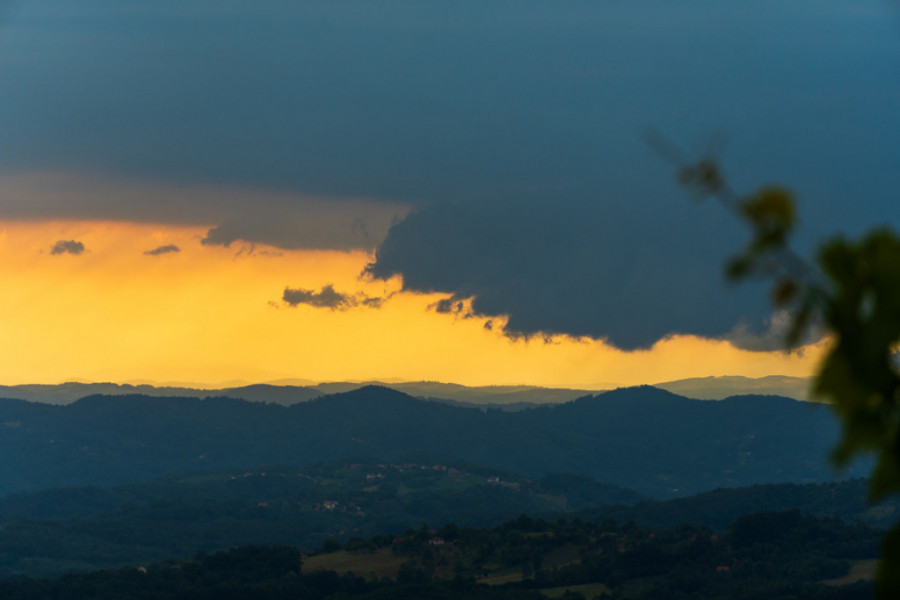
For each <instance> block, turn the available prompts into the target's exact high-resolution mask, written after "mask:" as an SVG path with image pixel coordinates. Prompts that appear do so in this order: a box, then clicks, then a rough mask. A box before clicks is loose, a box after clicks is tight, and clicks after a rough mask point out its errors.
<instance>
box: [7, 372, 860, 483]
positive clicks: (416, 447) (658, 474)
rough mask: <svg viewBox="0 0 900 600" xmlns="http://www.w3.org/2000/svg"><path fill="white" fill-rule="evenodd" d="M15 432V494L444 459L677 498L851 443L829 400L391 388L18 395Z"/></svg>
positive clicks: (821, 467)
mask: <svg viewBox="0 0 900 600" xmlns="http://www.w3.org/2000/svg"><path fill="white" fill-rule="evenodd" d="M0 424H2V425H0V426H2V428H3V433H4V435H3V436H2V437H0V472H2V473H3V478H2V480H0V494H9V493H13V492H19V491H34V490H40V489H45V488H50V487H60V486H77V485H115V484H121V483H128V482H134V481H140V480H145V479H149V478H152V477H159V476H162V475H165V474H168V473H179V472H189V471H213V470H225V469H233V468H244V467H255V466H258V465H264V464H307V463H309V462H313V461H318V460H327V459H333V458H344V457H350V456H361V457H380V458H383V459H386V460H393V459H395V458H397V457H399V456H402V455H405V454H408V453H410V452H433V453H438V454H442V455H448V456H454V457H457V458H460V459H463V460H467V461H470V462H474V463H478V464H483V465H485V466H488V467H492V468H497V469H505V470H510V471H514V472H518V473H522V474H523V475H526V476H529V477H539V476H541V475H544V474H548V473H560V472H567V473H573V474H577V475H585V476H588V477H591V478H594V479H597V480H600V481H605V482H608V483H612V484H614V485H619V486H622V487H626V488H630V489H634V490H636V491H638V492H641V493H644V494H648V495H652V496H656V497H671V496H678V495H690V494H692V493H697V492H700V491H705V490H710V489H715V488H717V487H735V486H742V485H752V484H755V483H775V482H785V481H794V482H809V483H813V482H818V481H828V480H831V479H833V478H834V477H835V473H834V472H833V471H832V469H831V467H830V466H829V464H828V460H827V456H828V454H829V451H830V449H831V447H832V446H833V444H834V443H835V441H836V439H837V436H838V425H837V423H836V422H835V420H834V418H833V416H832V415H831V413H830V411H829V410H828V408H827V407H823V406H817V405H811V404H807V403H801V402H796V401H793V400H789V399H785V398H778V397H766V396H747V397H737V398H730V399H726V400H724V401H722V402H703V401H697V400H690V399H687V398H683V397H680V396H677V395H674V394H671V393H669V392H665V391H662V390H658V389H655V388H650V387H642V388H630V389H623V390H615V391H612V392H607V393H604V394H601V395H598V396H592V397H585V398H582V399H579V400H577V401H574V402H570V403H566V404H562V405H558V406H554V407H541V408H536V409H533V410H527V411H519V412H503V411H497V410H487V411H483V410H478V409H473V408H462V407H456V406H449V405H445V404H440V403H434V402H423V401H420V400H416V399H415V398H412V397H410V396H407V395H405V394H402V393H400V392H396V391H393V390H389V389H386V388H379V387H366V388H361V389H359V390H355V391H352V392H348V393H345V394H336V395H332V396H326V397H322V398H318V399H315V400H312V401H309V402H303V403H299V404H294V405H292V406H289V407H284V406H279V405H273V404H260V403H250V402H245V401H240V400H234V399H228V398H206V399H203V400H199V399H195V398H152V397H146V396H91V397H87V398H83V399H81V400H79V401H78V402H75V403H74V404H71V405H67V406H50V405H45V404H35V403H28V402H24V401H17V400H2V401H0ZM866 472H867V471H866V470H865V469H862V470H859V469H858V470H857V471H853V470H851V471H849V472H847V473H845V474H844V475H845V476H850V475H860V474H865V473H866Z"/></svg>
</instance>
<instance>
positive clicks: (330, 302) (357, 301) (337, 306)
mask: <svg viewBox="0 0 900 600" xmlns="http://www.w3.org/2000/svg"><path fill="white" fill-rule="evenodd" d="M281 299H282V300H283V301H284V302H285V303H286V304H288V305H289V306H298V305H300V304H307V305H309V306H314V307H316V308H329V309H331V310H347V309H350V308H354V307H356V306H360V305H361V306H365V307H368V308H381V305H382V304H383V303H384V301H385V300H387V298H379V297H370V296H367V295H365V294H362V293H359V294H344V293H341V292H338V291H336V290H335V289H334V286H333V285H331V284H328V285H326V286H323V287H322V289H320V290H319V291H318V292H317V291H315V290H305V289H302V288H298V289H291V288H284V294H282V296H281Z"/></svg>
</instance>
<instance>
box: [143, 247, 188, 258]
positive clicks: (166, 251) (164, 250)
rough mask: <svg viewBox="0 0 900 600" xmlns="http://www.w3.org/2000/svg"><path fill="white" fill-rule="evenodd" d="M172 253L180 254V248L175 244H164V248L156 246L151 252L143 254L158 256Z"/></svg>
mask: <svg viewBox="0 0 900 600" xmlns="http://www.w3.org/2000/svg"><path fill="white" fill-rule="evenodd" d="M173 252H181V248H179V247H178V246H176V245H175V244H166V245H165V246H158V247H156V248H154V249H153V250H147V251H145V252H144V254H145V255H147V256H159V255H160V254H171V253H173Z"/></svg>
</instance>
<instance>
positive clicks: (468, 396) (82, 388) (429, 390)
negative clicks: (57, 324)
mask: <svg viewBox="0 0 900 600" xmlns="http://www.w3.org/2000/svg"><path fill="white" fill-rule="evenodd" d="M370 385H374V386H379V387H387V388H390V389H393V390H396V391H398V392H403V393H404V394H408V395H410V396H413V397H415V398H422V399H428V400H435V401H439V402H449V403H456V404H462V405H467V404H474V405H478V406H486V407H497V408H503V409H504V410H520V409H523V408H533V407H535V406H537V405H541V404H562V403H565V402H571V401H572V400H575V399H577V398H581V397H583V396H590V395H593V394H597V393H599V392H597V391H592V390H584V389H573V388H545V387H539V386H529V385H494V386H476V387H471V386H464V385H458V384H455V383H442V382H436V381H411V382H390V383H385V382H381V381H364V382H360V381H338V382H329V383H315V382H304V383H303V384H302V385H301V384H299V383H297V382H294V381H283V382H272V383H261V384H252V385H242V386H236V387H225V388H194V387H184V386H168V385H167V386H153V385H150V384H139V385H132V384H117V383H82V382H69V383H62V384H59V385H14V386H0V397H4V398H16V399H19V400H28V401H29V402H43V403H45V404H71V403H73V402H75V401H76V400H80V399H81V398H84V397H86V396H94V395H98V394H103V395H108V396H127V395H135V394H140V395H143V396H162V397H191V398H205V397H210V396H212V397H219V396H227V397H229V398H237V399H241V400H248V401H250V402H269V403H272V404H282V405H284V406H290V405H291V404H297V403H298V402H306V401H308V400H312V399H313V398H319V397H321V396H326V395H330V394H341V393H345V392H350V391H353V390H357V389H359V388H361V387H367V386H370ZM654 387H658V388H660V389H664V390H667V391H670V392H672V393H675V394H678V395H680V396H686V397H688V398H696V399H699V400H722V399H724V398H728V397H729V396H737V395H744V394H757V395H775V396H784V397H786V398H793V399H795V400H807V399H808V397H807V388H808V387H809V378H803V377H785V376H780V375H778V376H770V377H760V378H756V379H754V378H749V377H730V376H729V377H698V378H693V379H681V380H677V381H667V382H663V383H658V384H655V385H654Z"/></svg>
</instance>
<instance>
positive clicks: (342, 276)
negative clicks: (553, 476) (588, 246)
mask: <svg viewBox="0 0 900 600" xmlns="http://www.w3.org/2000/svg"><path fill="white" fill-rule="evenodd" d="M207 230H208V227H173V226H166V225H147V224H140V225H139V224H131V223H119V222H45V223H35V222H4V223H2V224H0V252H2V255H3V257H4V259H3V261H2V263H0V277H2V279H3V281H4V285H3V288H2V293H0V320H2V329H3V332H4V335H3V338H2V340H0V382H2V383H4V384H20V383H55V382H59V381H64V380H67V379H74V378H78V379H85V380H90V381H119V382H121V381H134V380H152V381H156V382H166V381H181V382H192V383H195V384H200V385H209V386H214V385H217V384H223V383H226V382H233V381H238V380H240V381H249V382H261V381H271V380H275V379H280V378H305V379H312V380H318V381H331V380H354V379H356V380H364V379H383V380H386V379H393V380H397V379H401V380H410V381H415V380H435V381H452V382H456V383H461V384H467V385H489V384H533V385H544V386H568V387H585V388H592V389H603V388H609V387H615V386H625V385H634V384H640V383H654V382H658V381H666V380H672V379H678V378H686V377H700V376H709V375H745V376H750V377H759V376H764V375H770V374H773V373H778V374H784V375H796V376H805V375H809V374H810V373H811V372H812V371H813V369H814V366H815V363H816V360H817V359H818V357H819V355H820V353H821V350H820V349H818V348H815V347H811V348H807V349H805V351H804V352H802V353H794V354H791V355H786V354H784V353H778V352H773V353H762V352H747V351H742V350H738V349H736V348H734V347H733V346H731V345H730V344H729V343H727V342H721V341H711V340H704V339H701V338H697V337H692V336H676V337H672V338H668V339H665V340H662V341H660V342H658V343H657V344H656V345H654V346H653V348H651V349H649V350H643V351H635V352H623V351H620V350H617V349H615V348H612V347H610V346H607V345H606V344H604V343H603V342H601V341H596V340H577V339H573V338H569V337H565V336H555V337H553V338H552V339H549V340H546V339H540V338H538V337H533V338H531V339H527V340H526V339H517V340H514V339H510V338H508V337H506V336H504V335H503V334H502V333H501V332H500V331H499V329H500V327H497V326H495V327H493V328H492V329H488V328H486V327H485V323H486V321H487V319H484V318H463V317H460V316H454V315H448V314H440V313H437V312H436V311H435V310H434V306H435V304H436V302H437V301H438V300H440V299H441V298H443V297H444V296H441V295H438V294H432V295H424V294H413V293H407V292H400V288H401V282H400V281H399V280H392V281H389V282H383V281H372V280H369V279H366V278H364V277H362V276H361V273H362V271H363V269H364V268H365V266H366V264H367V263H368V262H369V261H370V260H371V259H372V257H371V256H370V255H368V254H367V253H366V252H362V251H357V252H340V251H312V250H297V251H285V250H276V249H273V248H266V247H261V246H251V245H249V244H244V245H241V244H232V245H231V247H227V248H226V247H223V246H207V245H202V244H201V243H200V240H201V239H203V237H204V235H205V234H206V231H207ZM60 240H62V241H69V240H71V241H78V242H81V243H82V244H83V246H84V250H83V251H82V252H81V253H80V254H72V253H67V252H59V253H56V254H54V253H53V252H52V248H53V246H54V244H56V242H58V241H60ZM166 246H175V247H177V248H178V249H179V251H170V252H161V253H158V254H155V255H154V254H147V252H149V251H152V250H154V249H157V248H161V247H166ZM329 284H330V285H333V287H334V289H335V290H336V291H337V292H339V293H342V294H348V295H360V294H365V296H366V297H370V298H382V299H383V300H382V304H381V306H380V307H371V306H365V305H362V304H358V305H357V306H352V307H349V308H346V309H344V310H332V309H329V308H322V307H314V306H309V305H304V304H299V305H297V306H295V307H292V306H289V305H288V304H287V303H285V302H284V301H283V300H282V293H283V292H284V289H285V288H286V287H289V288H293V289H307V290H320V289H321V288H322V287H323V286H326V285H329ZM360 297H361V296H360ZM494 324H495V325H498V320H497V319H494Z"/></svg>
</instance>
